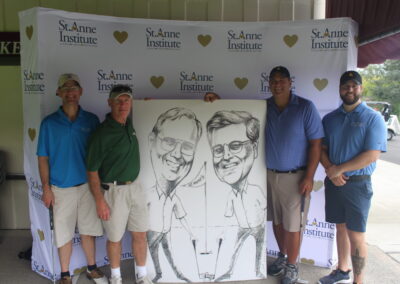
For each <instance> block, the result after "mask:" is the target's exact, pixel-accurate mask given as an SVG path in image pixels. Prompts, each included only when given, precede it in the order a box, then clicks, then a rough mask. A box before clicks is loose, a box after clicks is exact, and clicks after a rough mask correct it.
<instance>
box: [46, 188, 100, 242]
mask: <svg viewBox="0 0 400 284" xmlns="http://www.w3.org/2000/svg"><path fill="white" fill-rule="evenodd" d="M51 190H52V191H53V193H54V198H55V203H54V209H53V212H54V233H55V241H56V245H57V247H58V248H59V247H62V246H64V245H65V244H66V243H67V242H69V241H70V240H72V238H73V237H74V234H75V228H76V227H78V231H79V234H81V235H89V236H101V235H103V227H102V226H101V220H100V219H99V218H98V217H97V211H96V202H95V201H94V198H93V195H92V193H91V192H90V190H89V186H88V184H87V183H84V184H82V185H80V186H75V187H67V188H61V187H57V186H54V185H52V186H51Z"/></svg>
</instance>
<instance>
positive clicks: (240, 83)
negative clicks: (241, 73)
mask: <svg viewBox="0 0 400 284" xmlns="http://www.w3.org/2000/svg"><path fill="white" fill-rule="evenodd" d="M233 81H234V82H235V85H236V87H238V88H239V89H240V90H243V89H244V87H246V86H247V83H249V80H248V79H247V78H235V80H233Z"/></svg>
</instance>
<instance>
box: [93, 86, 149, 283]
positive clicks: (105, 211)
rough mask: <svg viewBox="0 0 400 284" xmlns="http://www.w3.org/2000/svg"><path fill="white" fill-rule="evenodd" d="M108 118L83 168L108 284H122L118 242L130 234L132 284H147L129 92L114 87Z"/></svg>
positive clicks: (144, 218)
mask: <svg viewBox="0 0 400 284" xmlns="http://www.w3.org/2000/svg"><path fill="white" fill-rule="evenodd" d="M108 105H109V106H110V108H111V113H109V114H107V116H106V119H105V120H104V121H103V122H102V123H101V124H100V126H99V127H98V128H97V129H96V130H95V131H94V132H93V134H92V136H91V138H90V141H89V147H88V153H87V158H86V165H87V170H88V176H89V184H90V189H91V191H92V194H93V196H94V198H95V201H96V207H97V215H98V216H99V217H100V219H102V220H103V225H104V229H105V231H106V233H107V237H108V240H107V253H108V258H109V261H110V266H111V279H110V280H111V283H112V284H117V283H122V278H121V271H120V262H121V260H120V257H121V239H122V237H123V235H124V233H125V229H126V228H127V229H128V231H130V232H131V236H132V251H133V254H134V256H135V261H136V265H137V278H138V279H137V283H138V284H151V283H152V282H151V281H150V280H149V279H148V278H147V271H146V266H145V265H146V254H147V241H146V232H147V230H148V213H147V201H146V196H145V192H144V190H143V189H142V187H141V185H140V183H139V181H138V180H137V177H138V175H139V169H140V161H139V144H138V140H137V137H136V133H135V130H134V128H133V126H132V122H131V119H130V118H129V114H130V112H131V108H132V90H131V88H130V87H129V86H126V85H115V86H114V87H113V88H112V89H111V91H110V95H109V99H108Z"/></svg>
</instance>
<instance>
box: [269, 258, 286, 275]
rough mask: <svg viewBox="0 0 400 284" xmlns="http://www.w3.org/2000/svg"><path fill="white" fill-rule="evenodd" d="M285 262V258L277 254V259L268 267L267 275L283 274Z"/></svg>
mask: <svg viewBox="0 0 400 284" xmlns="http://www.w3.org/2000/svg"><path fill="white" fill-rule="evenodd" d="M286 262H287V258H286V256H285V255H284V254H283V253H281V252H279V254H278V258H277V259H275V261H274V262H273V263H272V264H271V265H268V268H267V272H268V275H271V276H279V275H281V274H283V272H284V271H285V267H286Z"/></svg>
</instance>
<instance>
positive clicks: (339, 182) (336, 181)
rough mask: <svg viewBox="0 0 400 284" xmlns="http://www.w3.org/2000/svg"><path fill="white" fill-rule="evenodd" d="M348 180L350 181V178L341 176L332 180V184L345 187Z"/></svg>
mask: <svg viewBox="0 0 400 284" xmlns="http://www.w3.org/2000/svg"><path fill="white" fill-rule="evenodd" d="M348 179H349V178H348V177H346V176H345V175H340V176H338V177H335V178H331V179H330V180H331V182H332V183H333V184H334V185H336V186H343V185H345V184H346V181H347V180H348Z"/></svg>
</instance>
